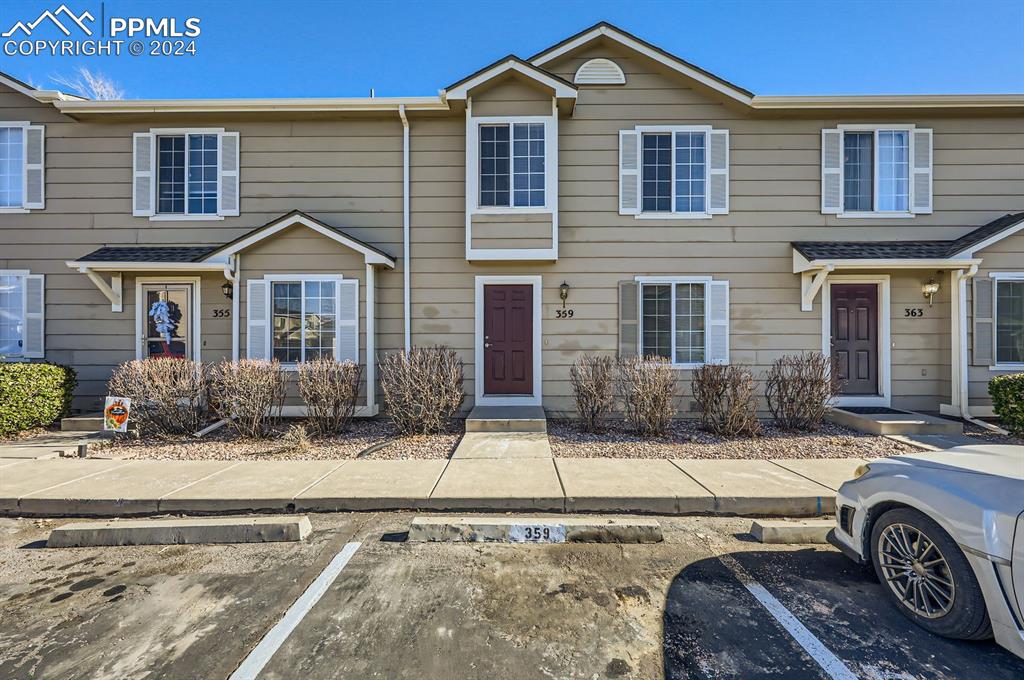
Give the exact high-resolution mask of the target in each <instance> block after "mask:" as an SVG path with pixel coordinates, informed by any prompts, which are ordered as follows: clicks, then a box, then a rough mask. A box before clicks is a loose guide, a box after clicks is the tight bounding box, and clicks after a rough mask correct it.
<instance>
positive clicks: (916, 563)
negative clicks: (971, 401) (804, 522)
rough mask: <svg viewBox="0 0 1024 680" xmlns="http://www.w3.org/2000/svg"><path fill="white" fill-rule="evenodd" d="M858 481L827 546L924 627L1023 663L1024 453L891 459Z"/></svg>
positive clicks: (848, 489) (843, 492)
mask: <svg viewBox="0 0 1024 680" xmlns="http://www.w3.org/2000/svg"><path fill="white" fill-rule="evenodd" d="M856 475H857V477H856V478H855V479H852V480H850V481H848V482H846V483H844V484H843V485H842V486H841V487H840V488H839V493H838V494H837V495H836V527H835V529H833V530H832V531H830V532H829V537H828V538H829V542H830V543H832V545H834V546H836V547H837V548H839V549H840V550H842V551H843V553H844V554H846V555H847V557H850V558H851V559H853V560H855V561H857V562H859V563H861V564H867V563H869V562H870V563H871V564H872V565H873V566H874V568H875V574H876V575H877V576H878V580H879V581H880V582H881V583H882V584H883V590H884V591H885V593H886V595H888V597H889V599H891V600H892V601H893V602H894V603H895V604H896V606H897V608H898V609H899V610H900V611H901V612H903V614H904V615H905V616H906V617H907V618H909V619H910V620H912V621H913V622H914V623H916V624H917V625H919V626H921V627H922V628H924V629H926V630H929V631H931V632H933V633H936V634H938V635H943V636H945V637H950V638H959V639H964V640H981V639H986V638H990V637H995V640H996V642H997V643H999V644H1000V645H1002V646H1003V647H1005V648H1007V649H1009V650H1010V651H1011V652H1013V653H1014V654H1016V655H1017V656H1019V657H1021V658H1024V447H1022V446H965V447H958V448H954V449H949V450H946V451H935V452H928V453H919V454H911V455H905V456H896V457H893V458H884V459H880V460H877V461H873V462H871V463H868V464H867V465H862V466H861V467H860V468H858V470H857V472H856Z"/></svg>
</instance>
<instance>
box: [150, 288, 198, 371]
mask: <svg viewBox="0 0 1024 680" xmlns="http://www.w3.org/2000/svg"><path fill="white" fill-rule="evenodd" d="M161 283H168V284H172V285H173V284H183V283H185V284H191V285H192V297H191V304H192V337H191V338H189V339H190V340H191V345H192V356H191V357H189V358H190V359H191V360H192V361H202V340H201V338H202V333H201V332H200V328H199V325H200V322H201V320H202V318H203V315H202V298H201V297H200V290H201V289H202V283H203V280H202V278H201V277H199V276H139V277H136V279H135V358H136V359H139V360H140V361H141V360H142V359H144V358H145V356H146V353H145V352H144V351H143V346H142V345H143V343H144V342H145V335H144V334H145V332H146V319H147V318H148V316H147V313H146V307H145V301H144V300H143V299H142V287H143V285H146V284H150V285H152V284H161Z"/></svg>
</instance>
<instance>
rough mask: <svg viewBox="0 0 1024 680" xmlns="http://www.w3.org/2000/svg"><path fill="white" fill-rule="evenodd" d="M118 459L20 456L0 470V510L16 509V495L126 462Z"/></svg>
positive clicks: (22, 494) (25, 493)
mask: <svg viewBox="0 0 1024 680" xmlns="http://www.w3.org/2000/svg"><path fill="white" fill-rule="evenodd" d="M126 464H127V463H125V462H124V461H120V460H91V459H58V460H35V461H27V460H22V461H20V462H19V464H17V465H10V466H7V467H5V468H4V469H3V473H2V474H0V511H5V512H13V511H15V510H17V509H18V499H19V498H22V497H23V496H27V495H28V494H31V493H33V492H37V491H42V490H43V489H50V488H60V486H61V485H63V484H66V483H68V482H73V481H75V480H76V479H83V478H88V477H89V476H90V475H96V474H99V473H101V472H104V471H106V470H113V469H115V468H118V467H121V466H122V465H126Z"/></svg>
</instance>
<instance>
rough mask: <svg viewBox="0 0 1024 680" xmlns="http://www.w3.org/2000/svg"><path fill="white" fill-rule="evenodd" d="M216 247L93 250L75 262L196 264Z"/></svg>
mask: <svg viewBox="0 0 1024 680" xmlns="http://www.w3.org/2000/svg"><path fill="white" fill-rule="evenodd" d="M216 249H217V246H125V247H120V246H118V247H109V248H100V249H99V250H94V251H92V252H91V253H89V254H88V255H84V256H82V257H80V258H78V259H77V260H76V262H198V261H200V260H202V259H203V258H204V257H206V256H207V255H208V254H210V253H212V252H213V251H214V250H216Z"/></svg>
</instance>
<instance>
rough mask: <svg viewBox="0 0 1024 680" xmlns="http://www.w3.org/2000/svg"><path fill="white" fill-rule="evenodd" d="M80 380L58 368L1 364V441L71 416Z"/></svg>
mask: <svg viewBox="0 0 1024 680" xmlns="http://www.w3.org/2000/svg"><path fill="white" fill-rule="evenodd" d="M76 385H78V380H77V378H76V375H75V371H74V369H72V368H69V367H67V366H59V365H57V364H20V363H11V364H7V363H4V364H0V437H7V436H9V435H12V434H15V433H18V432H21V431H22V430H28V429H31V428H33V427H45V426H46V425H49V424H50V423H52V422H54V421H55V420H57V419H58V418H62V417H63V416H66V415H67V414H68V411H69V410H70V409H71V397H72V395H73V394H74V391H75V386H76Z"/></svg>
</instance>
